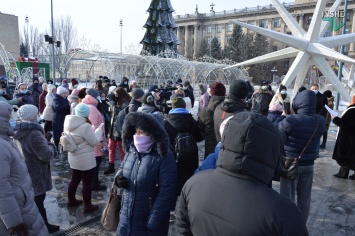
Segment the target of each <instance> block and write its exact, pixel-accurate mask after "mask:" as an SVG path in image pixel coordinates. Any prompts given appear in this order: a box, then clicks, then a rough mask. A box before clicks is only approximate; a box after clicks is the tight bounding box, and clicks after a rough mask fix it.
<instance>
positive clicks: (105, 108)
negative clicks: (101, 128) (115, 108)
mask: <svg viewBox="0 0 355 236" xmlns="http://www.w3.org/2000/svg"><path fill="white" fill-rule="evenodd" d="M100 108H101V113H102V115H103V117H104V122H105V134H108V132H109V130H110V123H111V111H110V109H111V107H110V104H109V101H108V100H107V99H105V100H102V101H101V103H100Z"/></svg>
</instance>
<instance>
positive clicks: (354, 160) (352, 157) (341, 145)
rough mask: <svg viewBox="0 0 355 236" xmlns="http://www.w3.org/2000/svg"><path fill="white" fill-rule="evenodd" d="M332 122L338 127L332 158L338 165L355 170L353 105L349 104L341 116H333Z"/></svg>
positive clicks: (354, 109) (354, 112) (354, 106)
mask: <svg viewBox="0 0 355 236" xmlns="http://www.w3.org/2000/svg"><path fill="white" fill-rule="evenodd" d="M333 123H334V124H335V125H337V126H338V127H339V133H338V137H337V139H336V141H335V147H334V152H333V159H335V160H336V161H337V163H338V164H339V165H340V166H343V167H347V168H349V169H351V170H355V105H350V106H349V107H348V108H347V109H346V110H345V111H344V113H343V114H342V116H341V117H334V119H333Z"/></svg>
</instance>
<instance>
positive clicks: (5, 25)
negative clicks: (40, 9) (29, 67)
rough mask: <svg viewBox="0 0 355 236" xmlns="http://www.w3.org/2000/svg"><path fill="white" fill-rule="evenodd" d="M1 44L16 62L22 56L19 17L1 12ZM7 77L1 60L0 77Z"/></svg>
mask: <svg viewBox="0 0 355 236" xmlns="http://www.w3.org/2000/svg"><path fill="white" fill-rule="evenodd" d="M0 43H1V44H2V45H4V46H5V49H6V51H8V52H10V53H11V55H12V56H13V57H14V58H15V60H16V59H17V58H18V57H19V56H20V37H19V29H18V17H17V16H14V15H8V14H4V13H1V12H0ZM1 75H6V73H5V68H4V65H3V62H2V60H1V58H0V76H1Z"/></svg>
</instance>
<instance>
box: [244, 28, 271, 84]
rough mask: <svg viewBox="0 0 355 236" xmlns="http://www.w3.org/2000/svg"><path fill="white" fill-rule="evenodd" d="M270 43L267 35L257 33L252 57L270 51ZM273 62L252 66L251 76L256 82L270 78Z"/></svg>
mask: <svg viewBox="0 0 355 236" xmlns="http://www.w3.org/2000/svg"><path fill="white" fill-rule="evenodd" d="M270 51H271V50H270V44H269V41H268V40H267V38H266V37H264V36H262V35H260V34H256V35H255V37H254V41H253V46H252V58H254V57H258V56H262V55H265V54H267V53H269V52H270ZM271 67H272V63H270V62H265V63H259V64H255V65H252V66H250V70H249V76H251V77H253V82H254V83H255V84H260V82H261V81H262V80H267V79H269V78H270V73H271V72H270V71H271Z"/></svg>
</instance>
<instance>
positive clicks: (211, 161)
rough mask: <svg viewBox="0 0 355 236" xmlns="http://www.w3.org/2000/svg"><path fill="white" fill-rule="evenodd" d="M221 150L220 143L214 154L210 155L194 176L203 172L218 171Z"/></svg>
mask: <svg viewBox="0 0 355 236" xmlns="http://www.w3.org/2000/svg"><path fill="white" fill-rule="evenodd" d="M220 149H221V143H218V144H217V146H216V148H215V150H214V152H212V153H210V154H209V155H208V156H207V157H206V159H205V160H204V161H203V162H202V164H201V165H200V167H199V168H197V169H196V170H195V172H194V174H197V173H198V172H200V171H203V170H209V169H216V164H217V159H218V154H219V150H220Z"/></svg>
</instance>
